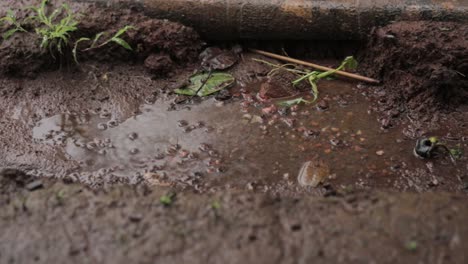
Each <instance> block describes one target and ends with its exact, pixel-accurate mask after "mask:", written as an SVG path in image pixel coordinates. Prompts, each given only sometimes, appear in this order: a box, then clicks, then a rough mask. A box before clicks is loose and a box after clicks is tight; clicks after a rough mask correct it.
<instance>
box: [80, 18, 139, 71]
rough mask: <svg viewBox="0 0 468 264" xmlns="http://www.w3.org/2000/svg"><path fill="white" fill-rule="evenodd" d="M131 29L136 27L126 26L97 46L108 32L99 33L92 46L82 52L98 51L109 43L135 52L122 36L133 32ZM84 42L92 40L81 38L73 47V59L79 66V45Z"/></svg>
mask: <svg viewBox="0 0 468 264" xmlns="http://www.w3.org/2000/svg"><path fill="white" fill-rule="evenodd" d="M131 29H135V27H133V26H125V27H123V28H121V29H119V31H117V33H115V34H114V35H113V36H112V37H111V38H109V39H107V40H106V41H104V42H102V43H101V44H99V45H98V44H97V43H98V41H99V39H100V38H101V37H102V36H103V35H104V34H105V33H106V32H101V33H98V34H96V36H94V38H93V41H92V43H91V45H90V46H89V47H88V48H86V49H84V50H82V51H89V50H92V49H98V48H102V47H104V46H106V45H108V44H109V43H111V42H114V43H117V44H118V45H120V46H122V47H123V48H125V49H127V50H133V49H132V47H131V46H130V44H128V43H127V42H126V41H125V40H123V39H122V38H121V37H120V36H122V35H123V34H125V33H126V32H127V31H129V30H131ZM84 41H91V39H90V38H80V39H78V40H77V41H76V42H75V45H74V47H73V51H72V52H73V58H74V59H75V62H76V63H77V64H78V54H77V52H78V45H79V44H80V43H81V42H84Z"/></svg>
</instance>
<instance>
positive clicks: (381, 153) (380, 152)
mask: <svg viewBox="0 0 468 264" xmlns="http://www.w3.org/2000/svg"><path fill="white" fill-rule="evenodd" d="M375 154H377V156H383V155H384V154H385V151H383V150H378V151H376V152H375Z"/></svg>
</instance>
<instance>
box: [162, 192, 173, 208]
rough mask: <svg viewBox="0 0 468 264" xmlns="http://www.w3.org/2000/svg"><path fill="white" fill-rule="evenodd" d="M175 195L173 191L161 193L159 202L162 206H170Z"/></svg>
mask: <svg viewBox="0 0 468 264" xmlns="http://www.w3.org/2000/svg"><path fill="white" fill-rule="evenodd" d="M175 196H176V194H175V193H169V194H166V195H163V196H161V197H160V198H159V202H160V203H161V204H162V205H164V206H170V205H171V204H172V203H173V202H174V198H175Z"/></svg>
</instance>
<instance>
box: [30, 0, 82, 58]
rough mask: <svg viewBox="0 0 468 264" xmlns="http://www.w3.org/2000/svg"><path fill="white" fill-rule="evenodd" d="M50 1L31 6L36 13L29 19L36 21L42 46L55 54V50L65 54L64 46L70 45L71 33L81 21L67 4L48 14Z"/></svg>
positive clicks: (36, 29)
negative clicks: (47, 8)
mask: <svg viewBox="0 0 468 264" xmlns="http://www.w3.org/2000/svg"><path fill="white" fill-rule="evenodd" d="M48 2H49V1H48V0H42V2H41V4H40V5H39V7H34V6H33V7H29V9H31V10H33V11H34V13H35V14H34V15H32V16H30V17H28V18H27V19H29V20H32V21H33V22H36V28H35V31H36V34H37V35H39V36H40V38H41V48H43V49H48V50H49V52H50V54H51V55H52V56H54V53H55V50H56V51H58V53H59V54H63V48H65V47H66V46H68V43H69V41H70V37H71V36H70V34H71V33H72V32H74V31H76V30H77V29H78V28H77V25H78V23H79V21H78V19H77V18H76V17H75V16H74V15H73V13H72V11H71V10H70V7H69V6H68V5H67V4H63V5H62V6H61V7H59V8H57V9H55V10H54V11H53V12H52V13H51V14H50V15H47V12H46V6H47V3H48ZM60 17H61V18H60Z"/></svg>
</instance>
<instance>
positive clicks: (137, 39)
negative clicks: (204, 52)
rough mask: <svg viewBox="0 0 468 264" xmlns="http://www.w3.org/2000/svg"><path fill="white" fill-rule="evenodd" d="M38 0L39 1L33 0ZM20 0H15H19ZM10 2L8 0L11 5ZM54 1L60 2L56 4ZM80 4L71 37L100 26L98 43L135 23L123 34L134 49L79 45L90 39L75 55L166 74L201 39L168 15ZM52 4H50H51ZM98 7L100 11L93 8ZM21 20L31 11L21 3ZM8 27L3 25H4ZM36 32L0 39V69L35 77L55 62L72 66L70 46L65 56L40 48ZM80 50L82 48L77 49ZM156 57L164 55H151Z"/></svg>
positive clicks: (188, 58) (192, 55)
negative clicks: (136, 64)
mask: <svg viewBox="0 0 468 264" xmlns="http://www.w3.org/2000/svg"><path fill="white" fill-rule="evenodd" d="M13 2H16V1H13ZM36 2H40V1H36ZM17 4H18V3H16V5H17ZM12 6H14V4H12V5H11V6H10V8H12ZM56 6H58V3H57V4H56ZM77 6H78V7H80V9H79V10H80V12H79V14H80V15H79V17H80V21H81V22H80V24H79V25H78V30H77V31H75V32H74V33H73V35H72V37H71V38H70V43H75V41H76V40H78V39H79V38H81V37H87V38H90V39H94V36H95V35H96V34H98V33H101V32H104V33H105V34H104V35H103V37H101V38H100V40H99V41H98V43H97V45H96V46H99V44H101V43H103V42H104V41H105V40H106V39H107V38H110V37H111V36H113V35H114V34H115V33H116V32H117V31H118V30H119V29H121V28H123V27H124V26H133V27H135V29H134V30H129V31H128V32H127V34H126V35H123V36H122V38H124V39H125V40H126V41H127V42H128V43H129V44H130V46H131V47H133V49H134V52H132V51H128V50H126V49H124V48H123V47H121V46H118V45H116V44H112V43H111V44H109V45H106V46H104V47H101V48H95V49H91V50H89V51H83V50H85V48H87V47H89V46H90V42H86V41H85V42H80V44H79V46H78V59H79V61H86V60H97V61H107V62H112V61H120V62H124V61H125V62H126V63H128V62H129V61H130V62H132V61H134V62H140V63H141V62H143V61H145V60H146V62H147V63H145V65H146V66H147V67H148V69H149V70H151V72H153V73H154V74H165V73H168V72H170V70H171V68H173V67H176V66H177V65H182V66H184V65H186V64H187V63H188V62H193V61H194V60H196V58H197V57H198V54H199V52H200V50H201V47H202V45H203V42H202V41H201V39H200V37H199V36H198V34H197V33H196V32H195V31H194V30H193V29H192V28H189V27H186V26H183V25H181V24H179V23H173V22H170V21H167V20H157V19H151V18H148V17H146V16H144V15H141V14H140V13H136V12H133V11H131V10H111V9H103V8H98V7H96V6H94V5H84V6H81V5H77ZM53 8H55V6H50V7H49V10H53ZM97 10H99V11H97ZM15 12H17V16H18V20H19V21H23V20H24V18H25V17H27V16H29V15H31V13H30V12H26V11H24V9H21V8H19V9H17V11H15ZM24 27H25V28H26V29H30V31H33V29H34V28H35V27H36V25H35V24H26V25H25V26H24ZM7 28H8V27H7V26H4V28H3V29H4V30H6V29H7ZM40 42H41V40H40V38H39V37H38V36H37V35H36V34H32V33H23V32H17V33H16V34H14V35H13V36H12V37H11V38H9V39H7V40H5V41H2V42H1V45H0V57H1V58H2V60H1V62H0V73H1V74H7V75H10V76H18V77H21V76H29V77H34V76H36V75H37V73H38V72H41V71H46V70H49V69H51V70H54V69H57V68H58V67H67V68H70V67H71V68H75V66H76V65H75V63H74V61H73V58H72V54H71V49H72V47H70V48H69V49H68V50H65V51H64V52H65V56H59V55H60V54H58V53H57V51H54V50H52V51H50V50H43V49H41V48H39V45H40ZM80 50H81V52H80ZM156 57H159V58H163V59H159V60H157V59H155V58H156Z"/></svg>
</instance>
